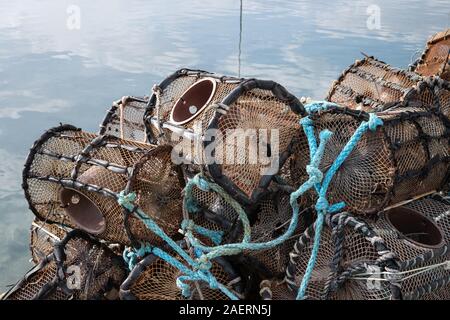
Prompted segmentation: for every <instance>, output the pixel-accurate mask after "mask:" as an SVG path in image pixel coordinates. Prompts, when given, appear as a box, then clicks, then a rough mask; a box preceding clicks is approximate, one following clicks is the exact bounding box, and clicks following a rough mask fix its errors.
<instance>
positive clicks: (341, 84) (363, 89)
mask: <svg viewBox="0 0 450 320" xmlns="http://www.w3.org/2000/svg"><path fill="white" fill-rule="evenodd" d="M418 81H420V77H419V76H417V74H414V73H413V72H407V71H404V70H400V69H396V68H392V67H391V66H389V65H387V64H385V63H384V62H381V61H378V60H376V59H374V58H365V59H363V60H358V61H356V62H355V63H354V64H353V65H351V66H350V67H349V68H348V69H346V70H345V71H344V72H343V73H342V75H341V76H340V77H339V79H338V80H337V81H335V82H334V83H333V85H332V87H331V88H330V91H329V92H328V95H327V98H326V100H328V101H331V102H334V103H338V104H342V105H344V106H346V107H348V108H351V109H356V110H365V111H374V110H375V111H381V110H384V109H386V108H388V107H389V106H391V105H392V104H394V103H397V102H400V101H401V100H402V98H403V96H404V95H405V94H406V93H407V92H408V90H409V89H410V88H411V87H412V86H414V85H415V84H416V83H417V82H418Z"/></svg>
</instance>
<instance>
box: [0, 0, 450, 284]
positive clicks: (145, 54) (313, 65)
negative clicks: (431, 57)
mask: <svg viewBox="0 0 450 320" xmlns="http://www.w3.org/2000/svg"><path fill="white" fill-rule="evenodd" d="M376 13H379V15H376ZM449 15H450V3H449V1H448V0H428V1H419V0H399V1H393V0H371V1H353V0H334V1H331V0H329V1H325V0H316V1H306V0H301V1H288V0H277V1H264V0H258V1H257V0H243V6H242V29H240V1H239V0H220V1H218V0H183V1H181V0H179V1H173V0H158V1H148V0H147V1H144V0H128V1H112V0H109V1H106V0H96V1H88V0H70V1H66V0H40V1H36V0H20V1H10V0H8V1H6V0H0V219H1V220H0V291H4V290H5V286H6V285H8V284H12V283H14V282H15V281H16V280H17V279H18V278H19V277H20V276H21V275H22V274H24V273H25V272H26V271H27V270H28V269H29V268H30V267H31V264H30V263H29V262H28V260H29V258H30V257H29V249H28V242H29V227H30V223H31V221H32V218H33V217H32V214H31V212H30V211H29V210H28V207H27V204H26V201H25V199H24V197H23V193H22V190H21V186H20V184H21V171H22V166H23V163H24V159H25V157H26V154H27V152H28V149H29V147H30V146H31V144H32V143H33V141H34V140H36V139H37V138H38V136H39V135H40V134H41V133H42V132H43V131H44V130H45V129H47V128H49V127H52V126H55V125H57V124H58V123H60V122H63V123H71V124H74V125H76V126H78V127H81V128H83V129H84V130H87V131H97V129H98V124H99V123H100V122H101V119H102V118H103V115H104V113H105V110H106V109H107V107H108V106H109V105H110V103H111V101H113V100H117V99H118V98H120V97H121V96H123V95H144V94H148V93H149V92H150V88H151V87H152V85H153V84H154V83H157V82H160V80H162V79H163V78H164V77H166V76H167V75H168V74H170V73H172V72H173V71H175V70H176V69H178V68H180V67H184V66H186V67H191V68H201V69H205V70H208V71H215V72H218V73H222V74H227V75H237V74H238V72H239V69H240V75H241V76H243V77H258V78H264V79H272V80H274V81H277V82H279V83H281V84H283V85H284V86H285V87H287V88H288V90H290V91H291V92H292V93H294V94H296V95H297V96H299V97H301V96H311V97H312V98H314V99H322V98H323V97H324V96H325V94H326V91H327V89H328V87H329V86H330V84H331V82H332V81H333V80H334V79H336V78H337V76H338V75H339V74H340V72H341V71H342V70H343V69H344V68H346V67H347V66H348V65H350V64H351V63H353V62H354V60H355V59H359V58H361V53H360V52H361V51H362V52H365V53H367V54H369V55H374V56H375V57H377V58H379V59H381V60H384V61H385V62H388V63H390V64H392V65H394V66H398V67H407V66H408V64H409V63H410V62H411V61H412V58H413V57H414V55H415V54H416V52H417V51H418V50H422V48H423V46H424V44H425V41H426V39H427V38H428V37H429V36H430V35H431V34H432V33H434V32H437V31H440V30H442V29H444V28H446V27H448V26H449V24H450V18H449ZM378 17H379V19H378ZM78 18H79V19H78ZM378 22H379V23H378ZM240 40H241V41H240ZM240 43H241V44H240ZM239 61H240V63H239Z"/></svg>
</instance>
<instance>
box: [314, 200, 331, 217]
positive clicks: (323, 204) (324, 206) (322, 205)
mask: <svg viewBox="0 0 450 320" xmlns="http://www.w3.org/2000/svg"><path fill="white" fill-rule="evenodd" d="M329 206H330V204H329V203H328V200H327V198H325V197H319V199H317V202H316V206H315V209H316V211H317V213H318V214H325V213H327V211H328V207H329Z"/></svg>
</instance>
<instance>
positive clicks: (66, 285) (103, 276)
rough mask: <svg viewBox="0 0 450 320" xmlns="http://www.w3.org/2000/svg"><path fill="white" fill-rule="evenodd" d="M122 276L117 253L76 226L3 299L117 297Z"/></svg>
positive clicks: (123, 270) (123, 271) (119, 258)
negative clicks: (76, 228)
mask: <svg viewBox="0 0 450 320" xmlns="http://www.w3.org/2000/svg"><path fill="white" fill-rule="evenodd" d="M58 266H60V267H58ZM125 276H126V271H125V268H124V265H123V262H122V260H121V257H120V256H117V255H115V254H114V253H113V252H112V251H111V250H110V249H109V248H107V247H106V246H104V245H102V244H100V243H99V242H97V241H96V240H94V239H93V238H91V237H89V236H87V235H86V234H83V233H81V232H79V231H78V230H76V231H73V232H71V233H69V234H68V235H67V236H66V237H65V238H64V239H63V240H62V241H61V242H57V245H56V246H55V251H54V253H51V254H49V255H48V256H47V257H46V258H45V259H43V260H41V261H40V263H39V264H38V265H36V266H35V267H34V268H32V269H31V270H30V271H29V272H28V273H27V274H26V275H25V276H24V278H23V279H22V280H20V281H19V282H18V283H17V284H16V285H15V286H14V287H12V288H11V289H10V290H9V291H8V292H7V293H6V294H5V295H4V296H3V298H2V299H4V300H32V299H33V300H34V299H44V300H69V299H74V300H92V299H116V298H117V291H118V288H119V286H120V284H121V283H122V281H123V280H124V278H125ZM114 292H116V295H115V296H114Z"/></svg>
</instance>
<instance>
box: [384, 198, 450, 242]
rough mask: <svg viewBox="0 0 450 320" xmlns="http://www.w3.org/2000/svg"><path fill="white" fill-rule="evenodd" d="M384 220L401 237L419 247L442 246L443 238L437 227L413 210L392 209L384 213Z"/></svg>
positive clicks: (403, 208)
mask: <svg viewBox="0 0 450 320" xmlns="http://www.w3.org/2000/svg"><path fill="white" fill-rule="evenodd" d="M386 218H387V220H388V221H389V222H390V224H391V225H392V226H393V227H394V228H395V229H396V230H397V231H398V232H399V233H400V234H401V235H402V236H404V237H405V238H406V239H407V240H409V241H411V242H413V243H415V244H417V245H419V246H424V247H439V246H441V245H442V244H443V239H444V237H443V235H442V232H441V230H440V229H439V228H438V226H437V225H436V224H435V223H434V222H433V221H432V220H431V219H429V218H428V217H425V216H423V215H422V214H420V213H419V212H417V211H415V210H412V209H408V208H405V207H398V208H393V209H390V210H388V211H387V212H386Z"/></svg>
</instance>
